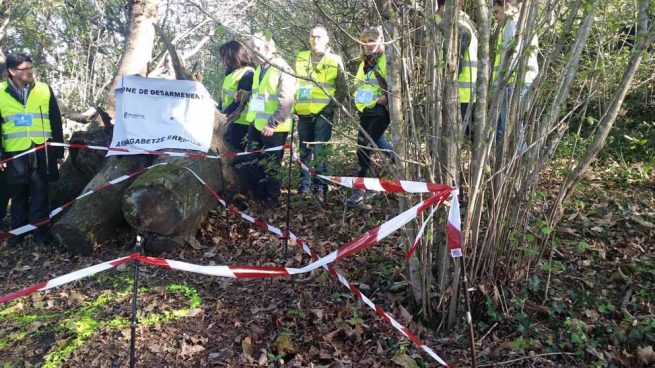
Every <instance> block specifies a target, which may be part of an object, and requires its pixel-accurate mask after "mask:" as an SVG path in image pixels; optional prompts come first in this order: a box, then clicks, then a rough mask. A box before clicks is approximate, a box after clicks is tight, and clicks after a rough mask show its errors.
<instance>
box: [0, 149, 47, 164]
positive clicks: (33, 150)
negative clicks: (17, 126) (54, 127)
mask: <svg viewBox="0 0 655 368" xmlns="http://www.w3.org/2000/svg"><path fill="white" fill-rule="evenodd" d="M44 148H45V145H44V144H42V145H40V146H36V147H33V148H30V149H28V150H27V151H25V152H21V153H19V154H17V155H16V156H11V157H8V158H6V159H4V160H0V165H2V164H6V163H7V162H9V161H13V160H15V159H17V158H19V157H23V156H25V155H29V154H30V153H34V152H36V151H38V150H42V149H44Z"/></svg>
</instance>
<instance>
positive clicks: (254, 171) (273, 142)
mask: <svg viewBox="0 0 655 368" xmlns="http://www.w3.org/2000/svg"><path fill="white" fill-rule="evenodd" d="M288 134H289V133H287V132H275V133H273V135H272V136H270V137H264V136H263V135H262V132H260V131H259V130H257V129H256V128H255V125H254V124H251V125H250V128H249V130H248V150H250V151H256V150H260V149H265V148H273V147H277V146H281V145H283V144H284V143H285V142H286V141H287V135H288ZM283 156H284V151H283V150H280V151H273V152H266V153H261V154H257V155H256V156H253V159H252V160H251V161H250V162H249V164H247V165H246V166H245V167H246V168H247V170H248V175H249V179H250V183H251V186H252V193H253V196H254V197H255V199H257V200H260V201H277V200H278V197H279V196H280V189H281V187H282V182H281V181H280V179H279V175H280V173H279V172H275V171H276V170H279V169H280V167H281V162H282V157H283Z"/></svg>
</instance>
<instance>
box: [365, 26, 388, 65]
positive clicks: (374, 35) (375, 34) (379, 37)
mask: <svg viewBox="0 0 655 368" xmlns="http://www.w3.org/2000/svg"><path fill="white" fill-rule="evenodd" d="M368 39H374V40H375V41H374V42H375V44H377V45H379V51H380V52H384V35H383V34H382V29H380V27H371V28H367V29H365V30H364V31H362V33H360V34H359V42H361V43H367V42H365V41H366V40H368ZM361 43H360V44H359V53H360V58H361V59H362V60H364V58H365V57H366V52H365V50H364V45H363V44H361Z"/></svg>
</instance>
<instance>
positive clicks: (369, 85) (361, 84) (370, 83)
mask: <svg viewBox="0 0 655 368" xmlns="http://www.w3.org/2000/svg"><path fill="white" fill-rule="evenodd" d="M374 71H377V72H378V73H379V74H380V76H381V77H382V78H384V79H385V80H386V79H387V57H386V56H385V55H384V54H382V55H380V57H378V60H377V63H376V64H375V67H374V68H373V69H371V70H370V71H369V72H368V73H365V72H364V62H363V61H362V62H361V63H359V69H358V70H357V75H356V76H355V91H354V92H353V97H354V99H355V107H357V110H359V112H364V109H366V108H370V107H373V106H375V104H377V101H378V98H379V97H380V96H382V95H383V94H384V91H383V90H382V88H380V83H379V82H378V79H377V77H376V76H375V72H374Z"/></svg>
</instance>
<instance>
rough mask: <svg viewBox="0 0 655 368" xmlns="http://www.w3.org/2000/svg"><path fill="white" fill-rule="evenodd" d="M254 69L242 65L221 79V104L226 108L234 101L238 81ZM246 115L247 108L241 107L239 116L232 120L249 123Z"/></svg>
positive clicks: (238, 122) (237, 122)
mask: <svg viewBox="0 0 655 368" xmlns="http://www.w3.org/2000/svg"><path fill="white" fill-rule="evenodd" d="M253 70H254V69H253V68H251V67H249V66H244V67H241V68H239V69H235V70H233V71H232V73H230V74H228V75H226V76H225V79H224V80H223V91H222V98H221V106H223V108H226V107H228V106H230V104H232V102H234V95H235V94H236V93H237V89H238V87H239V81H241V78H243V75H244V74H246V73H247V72H252V71H253ZM247 115H248V110H247V109H243V111H241V114H240V115H239V117H238V118H237V119H236V120H235V121H234V123H235V124H243V125H249V124H250V122H249V121H248V120H247V119H246V116H247Z"/></svg>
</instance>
